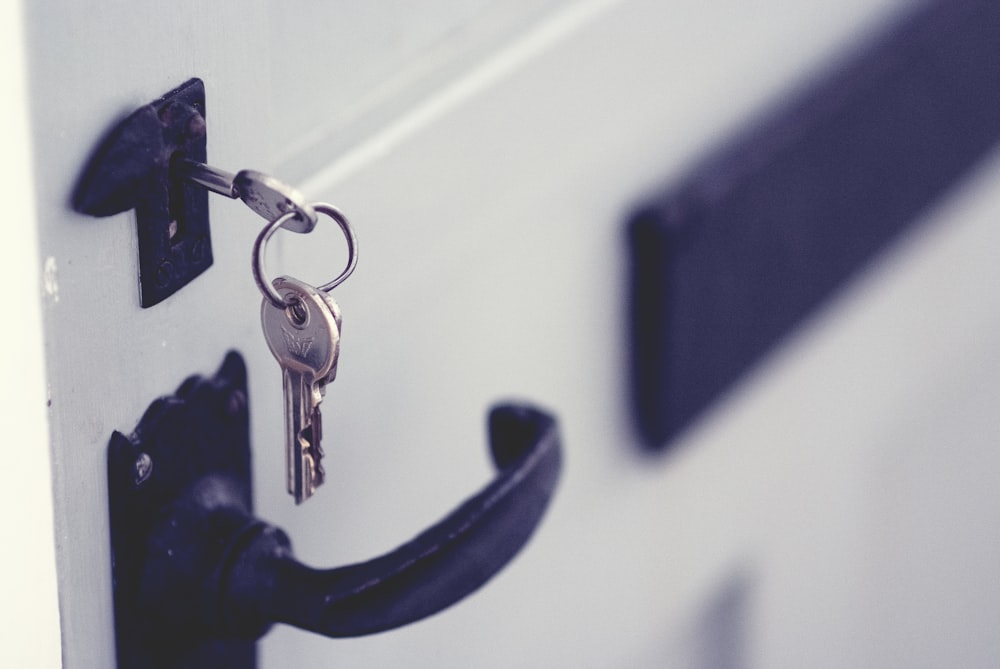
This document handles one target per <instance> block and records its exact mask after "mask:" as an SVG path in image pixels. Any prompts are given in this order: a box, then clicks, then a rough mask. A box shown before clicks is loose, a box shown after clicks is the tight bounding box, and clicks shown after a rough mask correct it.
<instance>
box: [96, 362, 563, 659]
mask: <svg viewBox="0 0 1000 669" xmlns="http://www.w3.org/2000/svg"><path fill="white" fill-rule="evenodd" d="M248 416H249V412H248V405H247V394H246V368H245V366H244V364H243V360H242V358H241V357H240V356H239V355H238V354H236V353H230V354H228V355H227V356H226V359H225V361H224V363H223V364H222V367H221V368H220V369H219V371H218V373H217V374H216V375H215V377H213V378H204V377H200V376H192V377H190V378H189V379H187V380H186V381H185V382H184V383H183V384H182V385H181V386H180V387H179V388H178V389H177V391H176V393H175V394H174V395H172V396H170V397H165V398H161V399H159V400H157V401H155V402H153V404H152V405H151V406H150V407H149V408H148V409H147V411H146V413H145V415H144V416H143V417H142V419H141V420H140V422H139V424H138V426H137V427H136V429H135V432H134V433H133V434H132V435H131V436H130V437H126V436H124V435H122V434H121V433H118V432H115V433H114V435H113V436H112V438H111V441H110V444H109V446H108V486H109V497H110V516H111V541H112V555H113V574H114V588H115V591H114V601H115V629H116V638H117V646H118V666H119V667H121V668H122V669H133V668H138V667H143V668H150V667H153V668H163V669H168V668H169V669H174V668H179V667H186V668H192V667H194V668H198V667H211V668H212V669H227V668H229V669H249V668H250V667H253V666H254V664H255V650H254V640H255V639H257V638H259V637H260V636H262V635H263V634H264V633H265V632H267V630H268V629H269V628H270V626H271V625H272V624H273V623H275V622H284V623H288V624H291V625H295V626H298V627H301V628H303V629H308V630H313V631H315V632H318V633H320V634H324V635H327V636H330V637H349V636H360V635H365V634H372V633H375V632H379V631H384V630H388V629H391V628H394V627H399V626H401V625H405V624H407V623H410V622H413V621H416V620H419V619H421V618H424V617H427V616H429V615H431V614H433V613H436V612H438V611H440V610H442V609H444V608H446V607H448V606H450V605H451V604H453V603H454V602H456V601H458V600H460V599H462V598H463V597H465V596H466V595H468V594H470V593H472V592H473V591H474V590H476V589H477V588H479V587H480V586H481V585H483V584H484V583H485V582H486V581H488V580H489V579H490V578H492V577H493V575H494V574H496V573H497V572H498V571H499V570H500V569H501V568H502V567H503V566H504V565H505V564H506V563H507V562H508V561H509V560H510V559H511V558H512V557H513V556H514V555H515V554H516V553H517V552H518V551H519V550H520V549H521V548H522V547H523V546H524V545H525V543H526V542H527V541H528V539H529V538H530V537H531V535H532V533H533V532H534V530H535V529H536V528H537V526H538V524H539V522H540V521H541V518H542V515H543V514H544V512H545V509H546V507H547V505H548V503H549V501H550V498H551V496H552V494H553V491H554V488H555V485H556V482H557V479H558V476H559V471H560V468H561V458H562V455H561V447H560V445H559V437H558V433H557V430H556V425H555V421H554V420H553V418H551V417H550V416H548V415H546V414H545V413H542V412H541V411H538V410H536V409H533V408H530V407H526V406H514V405H504V406H498V407H496V408H494V409H493V410H492V411H491V412H490V416H489V430H490V438H491V443H492V455H493V460H494V462H495V464H496V466H497V468H498V470H499V473H498V475H497V477H496V478H495V479H494V480H493V481H492V482H491V483H490V484H489V485H487V486H486V487H485V488H484V489H483V490H482V491H480V492H479V493H478V494H477V495H475V496H474V497H471V498H469V499H468V500H467V501H466V502H464V503H463V504H462V505H461V506H459V507H458V508H457V509H456V510H455V511H453V512H452V513H451V514H450V515H448V516H447V517H446V518H444V519H443V520H442V521H440V522H439V523H438V524H437V525H434V526H433V527H431V528H430V529H428V530H426V531H425V532H423V533H421V534H420V535H418V536H417V537H416V538H415V539H413V540H411V541H410V542H408V543H406V544H404V545H402V546H400V547H399V548H397V549H396V550H394V551H391V552H389V553H387V554H385V555H383V556H381V557H378V558H375V559H373V560H370V561H368V562H364V563H360V564H355V565H349V566H345V567H340V568H337V569H330V570H315V569H311V568H309V567H306V566H305V565H302V564H300V563H299V562H297V561H296V560H295V559H294V558H293V557H292V552H291V548H290V543H289V540H288V537H287V536H286V535H285V534H284V533H283V532H282V531H281V530H280V529H278V528H276V527H274V526H271V525H268V524H267V523H265V522H263V521H261V520H258V519H257V518H255V517H253V513H252V503H251V483H250V449H249V432H248Z"/></svg>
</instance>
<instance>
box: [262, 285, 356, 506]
mask: <svg viewBox="0 0 1000 669" xmlns="http://www.w3.org/2000/svg"><path fill="white" fill-rule="evenodd" d="M274 287H275V290H277V291H278V294H279V295H281V296H282V298H283V299H284V300H285V303H286V304H287V305H288V306H287V307H285V308H279V307H276V306H274V305H273V304H272V303H271V301H270V300H268V299H264V301H263V304H262V305H261V324H262V325H263V329H264V338H265V339H266V340H267V345H268V347H269V348H270V349H271V353H272V354H273V355H274V357H275V359H276V360H277V361H278V364H280V365H281V370H282V379H283V382H284V394H285V447H286V463H287V467H288V471H287V483H288V492H289V493H291V494H292V495H294V497H295V503H296V504H300V503H302V502H303V501H305V500H306V499H308V498H309V497H310V496H311V495H312V494H313V493H314V492H315V491H316V488H317V487H318V486H319V485H320V484H322V483H323V467H322V464H321V460H322V457H323V450H322V448H321V445H320V442H321V440H322V432H323V430H322V418H321V416H320V410H319V404H320V402H322V401H323V395H324V392H325V387H326V384H327V383H328V382H329V381H332V380H333V378H334V376H336V370H337V357H338V355H339V354H340V309H339V308H338V307H337V304H336V302H334V301H333V299H332V298H330V297H329V296H328V295H326V294H325V293H323V292H321V291H319V290H317V289H316V288H314V287H312V286H310V285H309V284H306V283H303V282H301V281H298V280H296V279H292V278H290V277H286V276H283V277H280V278H278V279H275V280H274Z"/></svg>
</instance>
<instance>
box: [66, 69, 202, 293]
mask: <svg viewBox="0 0 1000 669" xmlns="http://www.w3.org/2000/svg"><path fill="white" fill-rule="evenodd" d="M179 157H184V158H188V159H190V160H194V161H197V162H200V163H204V162H205V160H206V157H207V156H206V126H205V85H204V84H203V83H202V81H201V80H200V79H191V80H189V81H187V82H185V83H184V84H183V85H181V86H180V87H178V88H176V89H174V90H172V91H170V92H169V93H167V94H166V95H164V96H163V97H161V98H160V99H158V100H156V101H155V102H152V103H150V104H148V105H146V106H144V107H141V108H139V109H137V110H136V111H134V112H133V113H132V114H130V115H129V116H128V117H127V118H125V119H124V120H123V121H121V122H120V123H119V124H117V125H116V126H115V127H114V129H113V130H112V131H111V132H110V133H109V134H108V136H107V137H106V138H105V140H104V141H103V142H102V143H101V145H100V147H99V148H98V149H97V151H96V152H95V153H94V155H93V156H92V158H91V159H90V161H89V163H88V165H87V167H86V169H85V170H84V173H83V175H82V177H81V178H80V181H79V182H78V184H77V187H76V191H75V192H74V194H73V207H74V209H76V210H77V211H79V212H81V213H85V214H90V215H92V216H111V215H113V214H117V213H120V212H123V211H128V210H129V209H133V208H134V209H135V210H136V222H137V225H138V232H139V234H138V238H139V295H140V303H141V304H142V306H143V307H151V306H153V305H154V304H158V303H160V302H162V301H163V300H165V299H166V298H168V297H170V296H171V295H173V294H174V293H175V292H177V291H178V290H179V289H180V288H182V287H184V286H185V285H187V284H188V283H190V282H191V280H192V279H194V278H195V277H196V276H198V275H199V274H201V273H202V272H204V271H205V270H206V269H208V268H209V267H211V266H212V242H211V236H210V233H209V223H208V192H207V191H206V190H205V189H203V188H200V187H198V186H195V185H193V184H189V183H186V182H184V181H183V180H181V179H180V178H179V177H178V176H176V175H174V174H172V171H171V169H170V166H171V162H172V161H175V160H177V159H178V158H179Z"/></svg>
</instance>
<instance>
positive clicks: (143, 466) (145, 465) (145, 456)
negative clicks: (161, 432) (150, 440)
mask: <svg viewBox="0 0 1000 669" xmlns="http://www.w3.org/2000/svg"><path fill="white" fill-rule="evenodd" d="M152 474H153V458H151V457H149V453H140V454H139V455H138V457H136V459H135V484H136V485H142V484H143V483H145V482H146V481H147V480H148V479H149V477H150V476H152Z"/></svg>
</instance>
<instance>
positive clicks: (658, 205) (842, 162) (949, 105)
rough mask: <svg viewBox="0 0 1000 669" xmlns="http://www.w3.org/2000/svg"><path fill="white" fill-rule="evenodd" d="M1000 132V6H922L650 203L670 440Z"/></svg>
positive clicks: (638, 344) (637, 223)
mask: <svg viewBox="0 0 1000 669" xmlns="http://www.w3.org/2000/svg"><path fill="white" fill-rule="evenodd" d="M998 139H1000V3H997V2H995V1H993V0H990V1H984V0H945V1H939V2H932V3H929V4H926V5H922V6H921V8H920V9H918V10H916V11H915V12H913V13H911V14H909V15H908V16H906V17H905V18H904V19H903V20H902V21H901V22H900V23H899V24H898V25H895V26H894V27H893V28H892V29H891V30H889V31H888V32H887V33H886V34H884V35H883V36H882V37H881V38H879V39H878V40H876V41H875V42H873V43H872V44H871V46H870V47H869V48H867V49H865V50H864V51H863V52H861V53H859V54H858V55H857V57H855V58H853V59H851V60H850V61H849V62H847V63H846V64H845V65H844V66H843V67H841V68H839V69H838V70H837V71H836V72H833V73H832V74H831V75H830V76H828V77H826V78H824V79H823V80H821V81H819V82H818V83H817V84H816V85H815V86H813V87H811V89H810V90H807V91H806V92H805V93H804V94H803V95H800V96H798V97H797V98H796V99H795V100H793V101H792V103H791V104H789V105H787V106H785V107H784V108H783V109H781V110H779V111H778V112H777V113H776V114H774V115H772V116H771V117H770V118H768V119H766V120H765V121H764V122H763V123H761V124H760V125H758V126H755V127H754V128H752V129H750V131H749V132H747V133H746V134H744V135H742V136H740V137H738V138H736V139H735V141H732V142H731V143H729V144H727V145H725V146H723V147H722V148H721V150H720V151H718V152H717V153H715V154H714V156H713V157H712V158H710V159H709V160H707V161H706V162H705V163H703V164H702V165H700V166H699V167H697V168H696V169H695V170H693V172H692V173H691V174H690V176H689V177H688V178H687V179H686V180H685V181H684V182H682V183H680V184H679V185H676V186H674V187H671V188H670V189H669V190H668V191H667V192H666V193H664V195H663V196H661V197H659V198H655V199H653V200H652V201H650V202H648V203H647V204H646V205H644V206H642V207H641V208H639V209H638V210H637V212H636V213H635V214H634V216H633V217H632V218H631V220H630V223H629V234H630V244H631V257H632V270H631V282H632V326H631V327H632V342H631V344H632V376H633V387H634V395H633V399H634V408H635V413H636V417H637V420H638V423H639V427H640V430H641V432H642V435H643V437H644V439H645V441H646V442H647V443H648V444H649V445H650V446H651V447H654V448H659V447H661V446H663V445H665V444H666V443H667V442H668V440H669V439H670V438H671V437H672V436H673V435H675V434H676V433H677V432H678V431H679V430H681V429H683V428H684V427H685V426H686V425H688V424H689V423H690V421H691V420H692V419H693V418H695V417H696V416H697V415H698V414H699V413H701V412H702V411H703V410H704V409H705V408H706V407H707V406H709V405H710V404H711V402H712V401H713V400H714V399H715V398H716V397H717V396H719V394H720V393H722V392H723V391H724V390H725V389H726V388H727V387H728V386H729V385H730V384H732V383H733V382H734V381H736V380H737V379H738V378H740V377H741V375H743V374H744V372H746V371H747V369H748V368H750V367H751V365H753V364H754V363H755V362H756V361H757V360H758V359H759V358H760V357H761V356H762V355H764V354H765V353H766V352H768V351H769V350H770V349H771V348H772V347H773V346H774V345H775V344H776V343H777V342H778V341H779V340H780V339H781V338H782V337H784V336H785V335H786V334H787V333H788V332H789V331H790V330H791V329H792V328H793V327H794V326H795V325H796V324H797V323H798V322H800V321H801V320H802V319H803V318H804V317H806V316H807V315H808V314H809V313H811V312H812V311H813V309H814V308H815V307H816V306H817V305H818V304H820V303H821V302H822V301H823V300H825V299H827V298H828V297H830V296H831V295H832V294H833V293H834V291H835V290H836V289H837V288H838V287H839V286H841V285H842V284H843V283H844V282H845V281H846V280H847V279H849V278H850V277H851V276H852V275H854V274H855V273H856V272H858V271H859V270H860V269H861V268H862V267H863V266H864V265H865V264H866V263H868V262H869V261H871V260H872V258H874V257H875V255H876V254H877V253H878V252H879V251H880V250H881V249H883V248H884V247H885V246H886V245H887V244H888V243H889V242H891V241H892V240H893V239H894V238H895V237H896V236H897V235H898V234H899V233H900V232H902V231H903V230H905V229H906V228H907V226H908V225H909V224H910V223H911V222H913V221H915V220H916V218H917V217H918V215H919V214H920V212H921V211H922V210H924V208H925V207H927V206H928V205H929V204H931V203H932V202H933V201H934V200H935V199H936V198H938V197H939V196H940V195H941V194H942V193H943V192H944V191H945V190H946V189H947V188H948V187H949V186H950V185H952V184H953V183H955V182H956V181H957V180H958V179H959V178H960V177H961V176H962V175H963V174H965V173H966V172H967V171H968V170H969V169H970V168H971V167H972V165H973V164H974V163H975V162H976V161H977V160H979V159H980V158H982V157H983V156H984V154H986V152H987V151H989V150H990V149H991V147H993V146H994V145H995V144H996V143H997V140H998Z"/></svg>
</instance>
